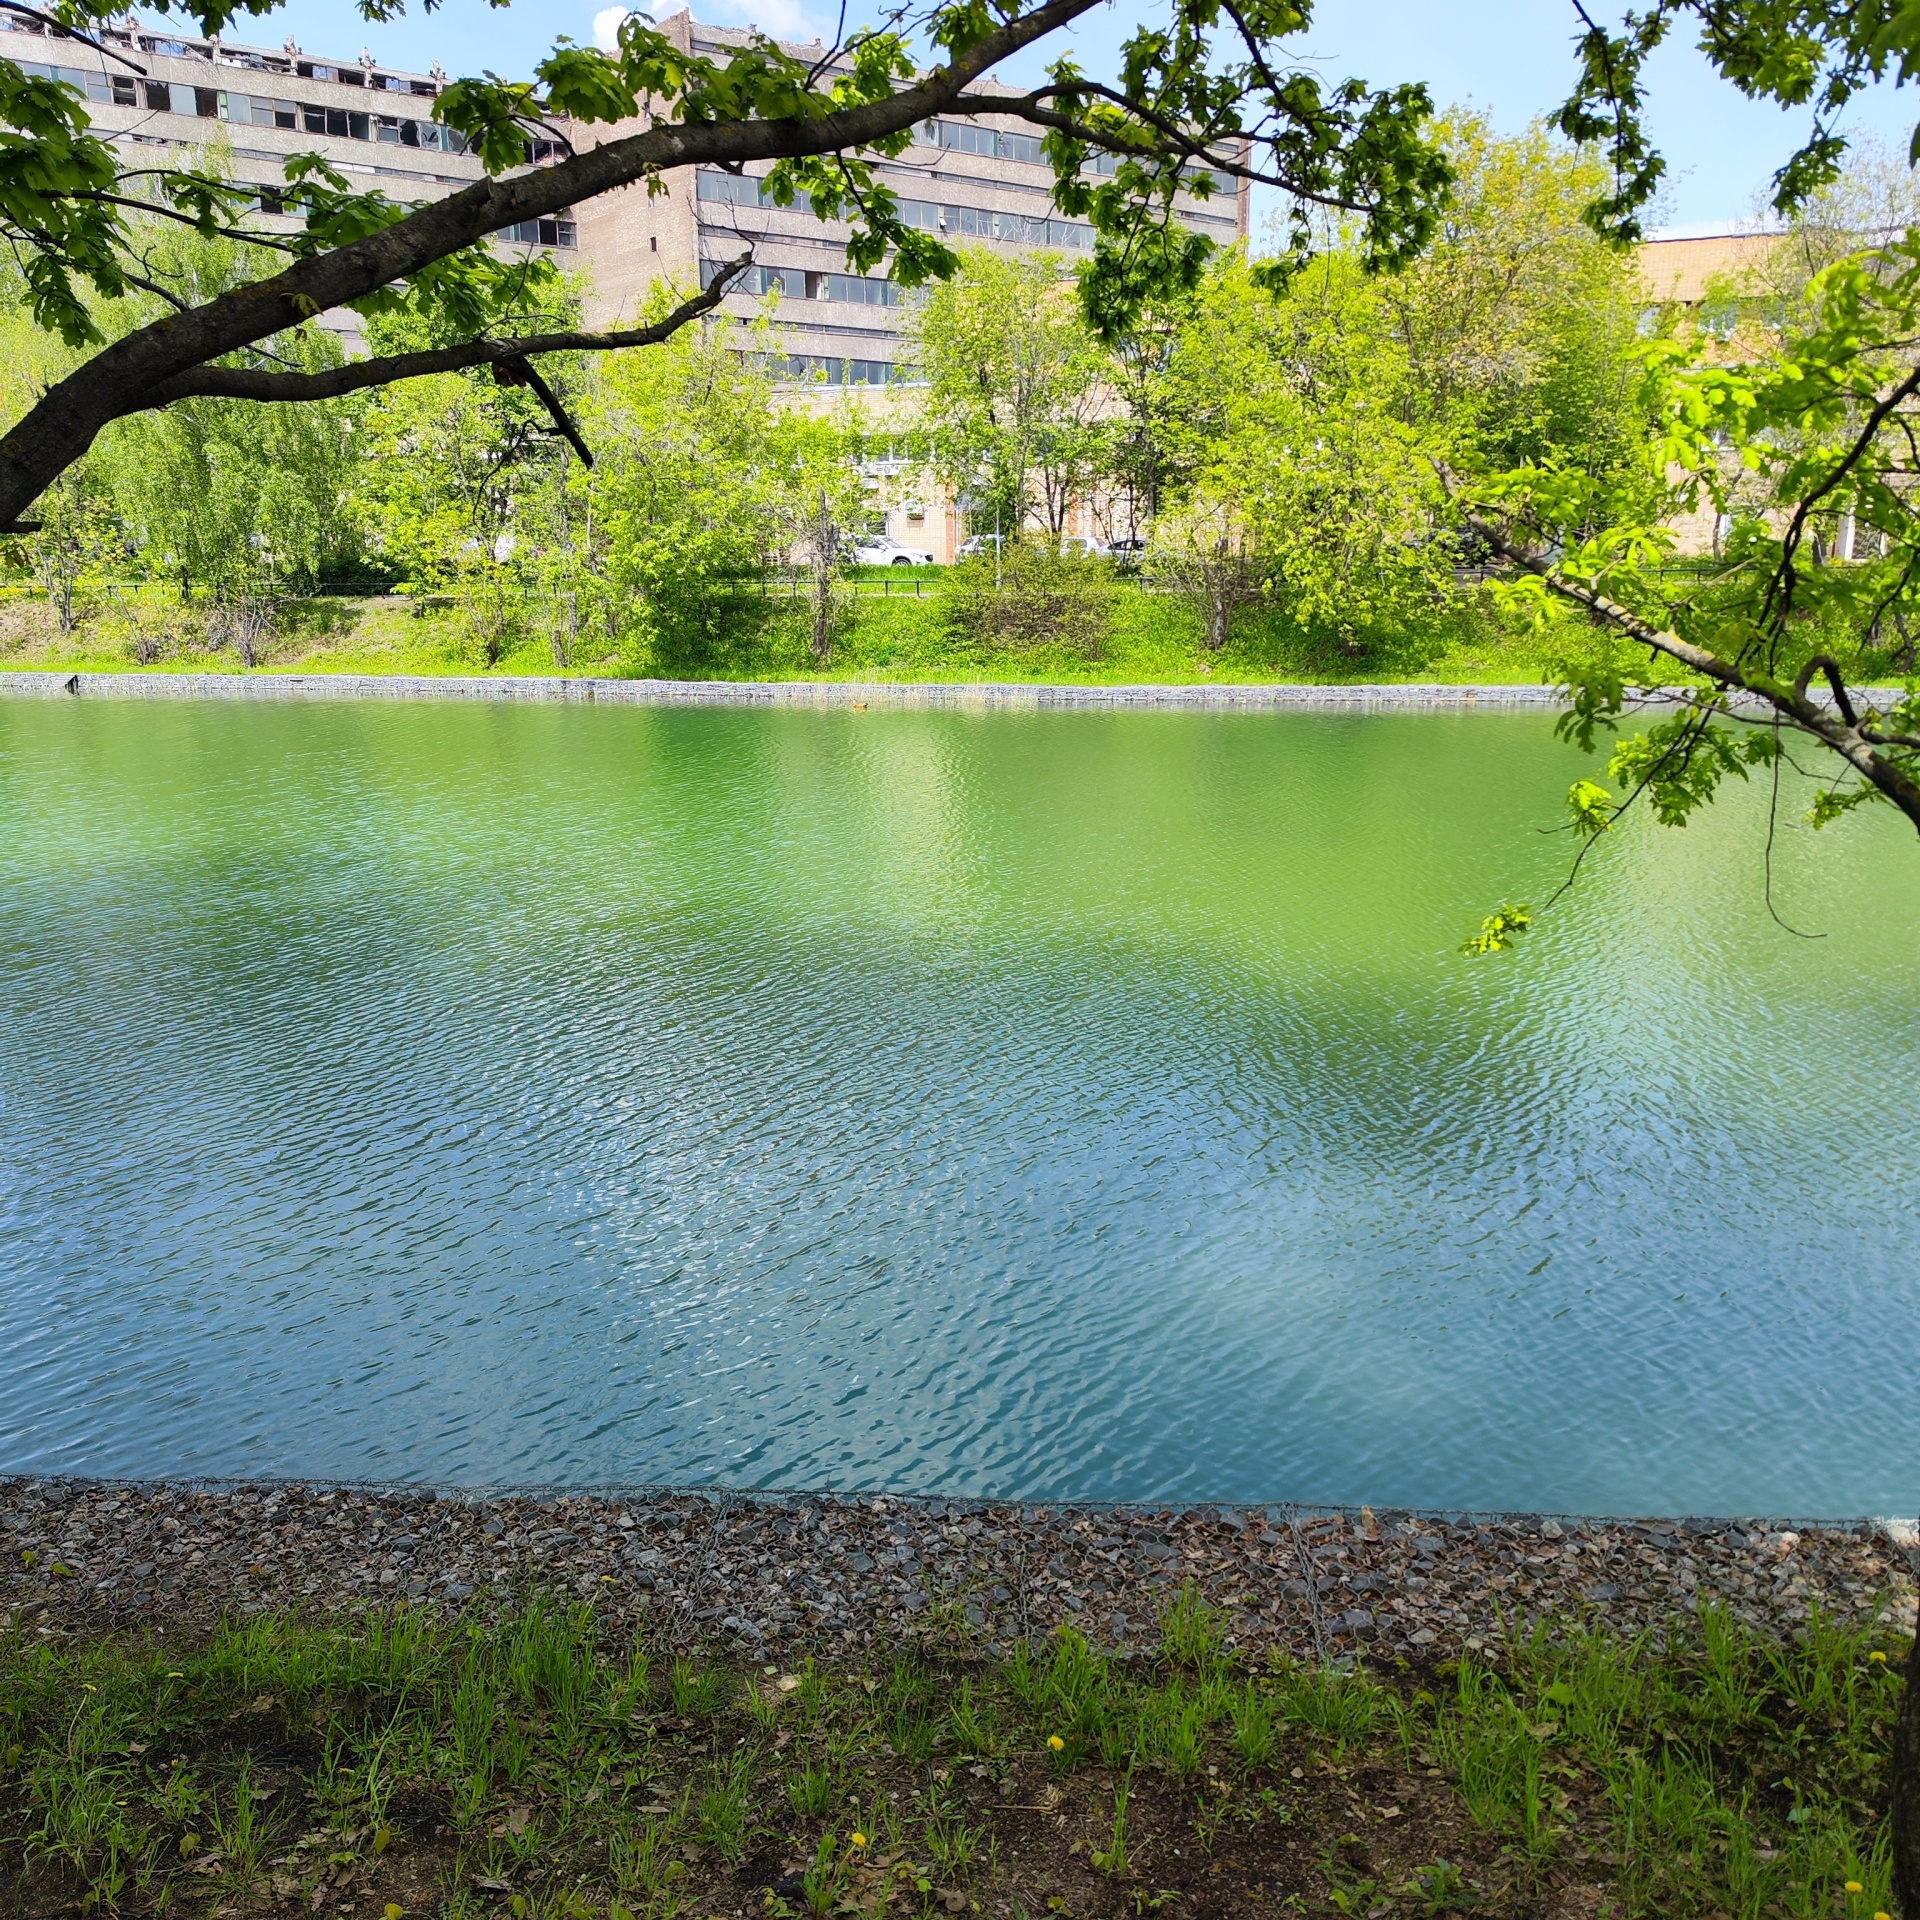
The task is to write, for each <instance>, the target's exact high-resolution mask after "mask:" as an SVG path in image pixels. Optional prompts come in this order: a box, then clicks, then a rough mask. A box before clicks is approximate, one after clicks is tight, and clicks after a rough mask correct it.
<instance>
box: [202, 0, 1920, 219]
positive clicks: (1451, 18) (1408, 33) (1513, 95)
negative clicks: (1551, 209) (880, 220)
mask: <svg viewBox="0 0 1920 1920" xmlns="http://www.w3.org/2000/svg"><path fill="white" fill-rule="evenodd" d="M678 4H679V0H658V4H657V6H656V11H658V12H660V13H662V14H664V13H667V12H671V11H677V10H678ZM607 11H608V9H607V7H606V0H540V3H539V4H535V0H520V4H518V5H516V6H511V7H507V8H504V9H496V8H494V7H491V6H489V5H488V4H486V0H445V4H444V5H443V6H442V7H441V9H440V11H439V12H437V13H434V14H422V13H421V12H420V11H419V10H418V5H417V0H416V4H415V6H414V7H413V9H412V10H411V11H410V12H409V13H408V14H407V15H406V16H405V17H403V18H402V19H400V20H397V21H393V22H390V23H388V24H386V25H382V26H369V25H368V24H367V23H366V22H365V21H364V20H362V19H361V18H360V15H359V13H358V12H357V11H356V10H355V8H354V6H353V5H352V0H291V4H290V5H288V6H286V7H284V8H283V9H282V10H281V11H280V12H278V13H276V14H273V15H270V16H269V17H268V18H267V19H265V20H262V21H258V22H253V23H246V24H244V25H243V26H241V27H238V28H236V30H235V31H234V32H233V34H232V35H231V36H230V37H231V38H233V39H235V40H250V41H252V42H254V43H257V44H277V43H278V41H279V40H280V39H281V38H282V37H283V36H284V35H286V34H288V33H291V34H292V35H293V37H294V38H295V39H297V40H298V42H299V43H300V45H301V46H302V47H304V48H305V49H306V50H307V51H308V52H310V53H315V54H320V55H322V56H325V55H327V54H334V55H337V56H339V57H341V58H343V59H350V58H353V57H354V56H356V55H358V54H359V53H360V51H361V50H362V49H363V48H367V49H370V50H371V52H372V54H373V56H374V59H375V60H376V61H383V62H386V63H388V64H391V65H393V66H398V67H406V68H411V69H413V70H415V71H419V72H424V71H425V70H426V69H427V68H428V67H429V66H431V65H432V64H433V63H434V62H435V61H436V60H437V61H438V62H439V63H440V65H441V66H443V67H444V68H445V69H446V70H447V72H448V73H450V74H453V75H455V76H458V75H460V74H464V73H477V72H480V71H482V70H485V69H491V70H493V71H494V72H497V73H501V74H506V75H510V76H515V77H524V76H526V75H527V74H528V73H530V72H531V70H532V67H533V64H534V62H535V61H537V60H538V59H539V57H540V56H541V54H542V53H544V52H545V51H546V50H547V48H548V47H550V46H551V45H552V43H553V42H554V40H555V39H557V38H559V37H560V36H562V35H568V36H570V37H572V38H573V39H575V40H577V41H580V42H582V43H587V42H591V41H592V40H593V39H594V37H595V26H596V16H599V17H600V21H599V23H600V24H601V26H602V29H603V31H604V27H605V15H606V13H607ZM612 11H614V12H615V13H616V14H617V11H618V10H617V9H614V10H612ZM695 12H696V14H697V15H698V17H699V18H701V19H704V20H711V21H714V22H716V23H718V24H723V25H728V26H743V25H747V24H749V23H751V24H755V25H759V26H761V27H764V28H766V29H767V30H768V31H769V32H772V33H776V34H778V35H780V36H781V37H783V38H791V39H801V40H809V39H812V38H814V37H815V36H816V35H817V34H820V33H822V32H829V31H831V28H832V25H833V19H834V14H833V12H830V11H828V10H827V9H826V8H825V7H824V6H822V4H821V0H700V4H699V5H697V6H696V7H695ZM1595 12H1596V17H1600V18H1607V17H1610V15H1609V13H1608V10H1607V9H1605V8H1598V9H1595ZM848 17H849V19H850V20H854V19H857V18H858V17H859V9H858V7H857V6H856V7H850V8H849V14H848ZM1134 17H1135V12H1134V9H1133V8H1131V7H1119V6H1115V5H1112V4H1109V5H1108V6H1107V7H1105V8H1104V9H1102V10H1101V12H1099V13H1098V14H1096V15H1094V16H1092V17H1091V18H1090V19H1088V20H1087V21H1086V22H1084V23H1083V24H1082V25H1081V26H1080V27H1078V28H1076V30H1075V32H1074V34H1073V36H1072V44H1073V47H1074V50H1075V52H1076V55H1077V56H1078V58H1079V59H1080V60H1081V62H1082V64H1083V65H1085V66H1087V67H1088V68H1090V69H1096V70H1097V68H1098V67H1099V66H1100V64H1101V58H1100V56H1101V53H1102V52H1103V51H1104V50H1106V49H1110V48H1112V47H1115V46H1117V45H1118V44H1119V41H1120V40H1121V39H1122V38H1123V37H1124V35H1125V33H1126V31H1127V29H1128V25H1129V23H1130V21H1131V20H1132V19H1133V18H1134ZM249 26H250V29H251V30H250V31H249V30H248V28H249ZM1576 26H1577V18H1576V16H1575V14H1574V11H1573V7H1572V5H1571V0H1322V4H1321V5H1320V6H1319V7H1318V8H1317V9H1316V13H1315V18H1314V23H1313V26H1312V27H1311V29H1310V30H1309V31H1308V32H1307V33H1305V34H1304V35H1302V36H1301V37H1300V40H1299V42H1298V44H1297V55H1298V57H1299V58H1300V59H1302V60H1303V61H1305V62H1306V63H1308V64H1310V65H1311V66H1312V67H1313V68H1314V69H1315V70H1316V71H1318V72H1319V73H1320V74H1321V76H1322V77H1323V79H1344V78H1346V77H1347V76H1348V75H1358V76H1359V77H1361V78H1363V79H1366V80H1368V81H1370V82H1372V83H1374V84H1375V85H1389V84H1394V83H1398V82H1401V81H1408V80H1424V81H1425V82H1426V83H1427V86H1428V88H1429V90H1430V91H1431V92H1432V94H1433V97H1434V100H1435V102H1436V104H1438V105H1440V106H1443V107H1444V106H1454V105H1470V106H1473V107H1475V108H1478V109H1479V110H1480V111H1481V112H1483V113H1485V114H1486V115H1488V117H1489V118H1490V119H1491V120H1492V121H1493V123H1494V125H1495V127H1496V128H1497V129H1498V130H1500V131H1502V132H1517V131H1518V130H1519V129H1520V128H1522V127H1524V126H1525V125H1526V124H1527V122H1528V121H1529V120H1530V119H1532V118H1534V117H1535V116H1536V115H1539V114H1543V113H1545V112H1547V111H1549V110H1550V109H1551V108H1553V107H1554V106H1555V105H1557V104H1558V102H1559V101H1560V100H1561V98H1562V97H1563V96H1564V95H1565V93H1566V91H1567V89H1568V87H1569V86H1570V85H1571V84H1572V80H1573V75H1574V63H1573V55H1572V44H1573V36H1574V32H1575V29H1576ZM1038 64H1039V63H1038V62H1037V61H1036V62H1035V65H1036V66H1037V65H1038ZM1002 77H1003V78H1005V79H1007V80H1010V81H1016V82H1017V81H1019V80H1020V79H1022V78H1023V77H1025V75H1024V74H1023V73H1022V72H1020V71H1017V70H1015V69H1012V68H1009V69H1008V70H1007V71H1006V72H1005V73H1004V74H1003V75H1002ZM1650 78H1651V85H1650V89H1649V91H1650V109H1649V115H1648V118H1649V123H1650V126H1651V129H1652V132H1653V134H1654V137H1655V139H1656V141H1657V142H1658V144H1659V146H1660V148H1661V150H1662V152H1664V153H1665V155H1666V157H1667V165H1668V181H1669V184H1668V188H1667V191H1666V193H1665V195H1664V196H1663V200H1662V203H1661V206H1660V208H1659V210H1658V220H1659V224H1660V226H1661V227H1662V229H1663V230H1665V231H1669V232H1675V233H1717V232H1725V231H1727V230H1728V229H1729V228H1730V227H1733V226H1735V225H1738V224H1740V223H1743V222H1750V221H1751V220H1752V219H1753V218H1754V216H1755V213H1756V210H1757V208H1758V206H1759V205H1760V202H1761V200H1762V198H1763V196H1764V192H1765V189H1766V183H1767V180H1768V178H1769V176H1770V175H1771V174H1772V172H1773V170H1774V168H1775V167H1777V166H1778V165H1779V164H1780V162H1781V161H1782V160H1784V159H1785V158H1786V156H1787V155H1788V154H1789V153H1790V152H1791V151H1792V150H1793V148H1794V147H1795V146H1796V145H1797V144H1798V143H1799V141H1800V139H1801V138H1802V137H1803V136H1804V132H1805V128H1806V125H1807V116H1806V115H1805V114H1804V113H1783V112H1781V111H1780V110H1779V109H1778V108H1775V107H1772V106H1762V105H1756V104H1755V103H1753V102H1751V101H1747V100H1743V99H1742V98H1741V97H1740V96H1739V94H1738V93H1736V92H1735V90H1734V89H1733V88H1732V87H1731V86H1730V85H1728V83H1727V82H1726V81H1724V80H1722V79H1720V78H1719V77H1718V76H1717V75H1716V74H1715V73H1714V72H1713V71H1712V69H1711V68H1710V67H1709V66H1708V65H1707V63H1706V61H1705V60H1704V59H1703V58H1702V57H1701V55H1700V54H1699V53H1698V52H1697V51H1696V50H1695V49H1694V48H1693V47H1692V45H1691V44H1690V43H1688V42H1686V41H1684V40H1682V39H1679V38H1676V39H1675V40H1674V41H1671V42H1669V44H1668V45H1667V46H1666V47H1664V48H1662V49H1661V51H1660V53H1659V54H1658V55H1657V56H1656V57H1655V63H1654V66H1653V69H1652V73H1651V76H1650ZM1916 118H1920V92H1915V91H1909V92H1899V93H1896V92H1895V91H1894V90H1893V89H1892V88H1890V87H1885V88H1880V89H1877V90H1876V91H1875V92H1874V93H1873V94H1870V95H1863V96H1862V97H1861V98H1860V100H1859V101H1857V102H1856V103H1855V105H1854V107H1853V108H1852V109H1851V110H1850V113H1849V118H1848V120H1847V121H1846V122H1845V130H1847V131H1849V132H1852V133H1854V134H1857V135H1867V136H1875V137H1878V138H1880V139H1882V140H1885V141H1887V142H1889V143H1890V144H1892V145H1893V146H1895V147H1896V148H1898V149H1900V150H1904V149H1905V146H1906V142H1907V137H1908V134H1909V133H1910V131H1911V130H1912V127H1913V124H1914V121H1915V119H1916Z"/></svg>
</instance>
